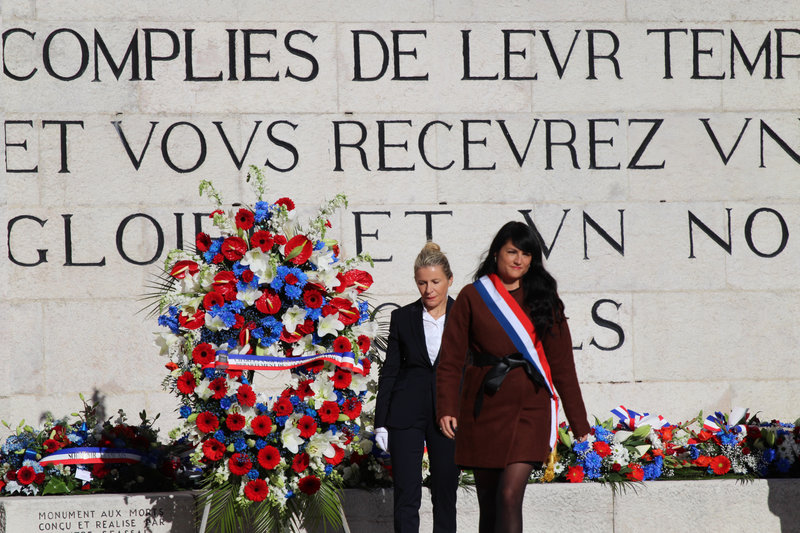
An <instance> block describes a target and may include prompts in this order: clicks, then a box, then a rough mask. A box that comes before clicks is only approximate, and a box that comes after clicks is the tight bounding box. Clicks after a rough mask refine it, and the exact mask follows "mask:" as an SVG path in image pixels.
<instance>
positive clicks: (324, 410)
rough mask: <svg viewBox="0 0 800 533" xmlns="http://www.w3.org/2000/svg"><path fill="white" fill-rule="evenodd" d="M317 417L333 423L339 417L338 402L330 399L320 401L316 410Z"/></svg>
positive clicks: (327, 422)
mask: <svg viewBox="0 0 800 533" xmlns="http://www.w3.org/2000/svg"><path fill="white" fill-rule="evenodd" d="M318 413H319V419H320V420H322V421H323V422H325V423H326V424H333V423H334V422H336V420H338V419H339V404H337V403H336V402H332V401H326V402H322V406H321V407H320V408H319V410H318Z"/></svg>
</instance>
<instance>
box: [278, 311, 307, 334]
mask: <svg viewBox="0 0 800 533" xmlns="http://www.w3.org/2000/svg"><path fill="white" fill-rule="evenodd" d="M305 320H306V310H305V309H303V308H302V307H300V306H299V305H293V306H291V307H290V308H289V309H287V310H286V311H285V312H284V313H283V319H282V320H281V321H282V322H283V327H285V328H286V331H287V333H294V330H295V329H297V326H299V325H300V324H302V323H303V322H305Z"/></svg>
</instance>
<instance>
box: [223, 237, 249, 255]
mask: <svg viewBox="0 0 800 533" xmlns="http://www.w3.org/2000/svg"><path fill="white" fill-rule="evenodd" d="M220 252H221V253H222V255H223V256H225V259H227V260H228V261H238V260H239V259H241V258H242V257H244V254H246V253H247V242H246V241H245V240H244V239H242V238H240V237H228V238H227V239H225V240H224V241H222V248H221V249H220Z"/></svg>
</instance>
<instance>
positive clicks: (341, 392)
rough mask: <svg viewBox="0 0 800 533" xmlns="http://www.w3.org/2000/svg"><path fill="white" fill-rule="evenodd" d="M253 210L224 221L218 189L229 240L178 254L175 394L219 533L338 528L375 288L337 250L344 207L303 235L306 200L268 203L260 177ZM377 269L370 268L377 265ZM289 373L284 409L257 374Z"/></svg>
mask: <svg viewBox="0 0 800 533" xmlns="http://www.w3.org/2000/svg"><path fill="white" fill-rule="evenodd" d="M247 179H248V182H251V184H252V185H253V190H254V192H255V193H256V195H257V201H256V202H255V205H254V206H253V207H252V208H248V207H242V208H238V209H233V210H230V211H225V210H224V209H223V208H222V200H221V199H220V196H219V194H218V193H217V192H216V191H215V190H214V188H213V186H212V185H211V184H210V183H209V182H203V183H201V185H200V193H201V194H207V195H208V196H209V197H210V198H212V199H213V200H214V201H215V203H216V207H217V209H216V210H215V211H214V213H213V215H212V216H213V225H214V227H215V228H216V232H217V233H218V235H215V236H211V235H209V234H206V233H199V234H198V235H197V237H196V251H194V252H189V251H184V250H173V251H172V252H170V253H169V255H168V257H167V260H166V264H165V272H164V275H163V276H162V277H161V279H162V283H161V284H160V286H159V287H158V288H159V292H160V294H159V313H160V316H159V317H158V322H159V324H160V325H161V326H164V327H165V328H166V330H164V331H162V332H160V333H159V334H158V335H157V344H158V345H159V346H160V347H161V353H162V354H163V355H166V356H168V358H169V362H168V363H167V368H168V369H169V371H170V372H169V375H168V376H167V377H166V379H165V382H164V385H165V387H166V388H167V389H168V390H170V391H172V392H173V393H174V394H175V395H176V396H177V397H178V399H179V401H180V416H181V417H182V418H183V419H184V420H185V422H184V424H183V427H182V428H180V430H181V432H183V433H184V434H185V435H187V436H188V438H189V440H190V441H191V442H192V443H193V444H195V446H196V447H195V450H194V452H193V454H192V456H191V457H192V461H193V462H194V464H195V465H197V467H198V468H200V469H201V471H202V478H203V487H204V489H205V492H204V494H205V496H204V503H205V504H207V505H208V507H209V513H208V520H209V527H210V528H213V529H214V530H215V531H217V530H222V531H239V530H240V529H241V527H242V525H243V524H244V523H245V522H246V523H248V524H249V525H250V526H251V527H254V528H255V530H256V531H264V532H266V531H272V530H273V529H278V530H283V529H296V528H297V527H298V526H299V524H300V523H301V522H302V521H303V520H304V519H307V518H308V517H309V516H311V515H313V517H318V516H319V515H321V516H322V518H324V519H325V521H326V522H329V523H334V524H336V523H337V522H338V521H339V520H340V518H341V517H340V514H339V513H340V500H339V489H340V487H341V484H342V478H341V475H340V474H339V473H338V472H337V470H336V469H335V467H336V466H337V465H338V464H339V463H340V462H341V461H342V459H343V457H344V456H345V453H347V452H349V451H350V450H352V449H353V448H355V447H357V446H358V440H359V432H360V426H362V425H363V422H362V420H361V416H362V407H363V402H364V399H365V396H366V394H367V378H366V375H367V374H368V372H369V368H370V359H369V357H368V356H369V354H370V351H371V350H372V349H373V348H372V340H373V338H374V336H375V334H376V328H377V325H376V323H375V321H374V320H373V319H372V318H371V316H370V313H369V306H368V304H367V302H366V301H365V299H364V297H365V295H364V291H366V290H367V289H368V288H369V287H370V285H371V284H372V278H371V276H370V275H369V274H368V273H367V272H365V271H363V270H359V269H357V268H355V266H356V265H357V264H359V263H363V262H365V261H370V259H369V257H368V256H359V257H356V258H353V259H348V260H344V259H342V258H341V257H340V251H339V247H338V245H337V243H336V241H334V240H332V239H328V238H326V231H327V229H328V228H329V227H330V222H329V217H330V215H331V214H332V213H334V212H335V210H336V209H338V208H340V207H342V206H346V199H345V197H344V196H342V195H339V196H337V197H336V198H334V199H333V200H332V201H330V202H328V203H327V204H325V205H323V206H322V207H321V208H320V209H319V212H318V213H317V216H316V217H315V218H313V219H311V220H310V221H309V223H308V224H307V225H305V226H303V225H301V224H300V223H299V222H298V220H297V219H298V217H297V212H296V209H295V204H294V202H293V201H292V200H291V199H289V198H280V199H278V200H276V201H274V202H272V203H269V202H267V201H265V200H264V192H265V185H264V177H263V174H262V172H261V170H260V169H258V168H256V167H251V169H250V172H249V173H248V178H247ZM370 263H371V262H370ZM275 370H290V371H291V374H290V377H289V378H288V383H287V384H286V386H285V388H284V390H283V391H282V392H281V393H280V394H278V395H277V396H275V397H269V396H267V394H266V393H264V392H259V391H258V389H257V388H256V384H255V383H254V378H255V375H256V373H257V372H267V371H275Z"/></svg>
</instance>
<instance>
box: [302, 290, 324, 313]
mask: <svg viewBox="0 0 800 533" xmlns="http://www.w3.org/2000/svg"><path fill="white" fill-rule="evenodd" d="M323 300H324V298H323V297H322V293H321V292H319V291H313V290H312V291H306V292H304V293H303V303H304V304H306V307H309V308H311V309H319V308H320V307H322V302H323Z"/></svg>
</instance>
